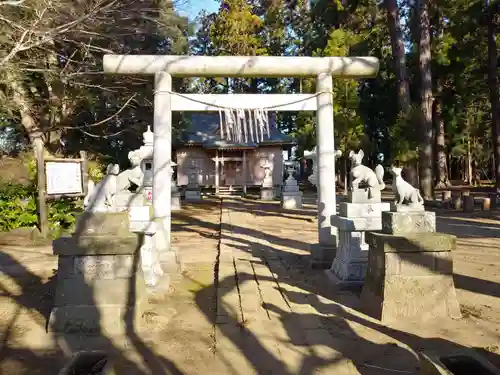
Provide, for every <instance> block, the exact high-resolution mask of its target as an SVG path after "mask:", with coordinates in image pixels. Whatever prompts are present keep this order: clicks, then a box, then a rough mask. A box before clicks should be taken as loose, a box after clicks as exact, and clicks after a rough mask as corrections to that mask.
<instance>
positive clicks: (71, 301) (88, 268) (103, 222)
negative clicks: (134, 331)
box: [49, 211, 146, 336]
mask: <svg viewBox="0 0 500 375" xmlns="http://www.w3.org/2000/svg"><path fill="white" fill-rule="evenodd" d="M141 245H142V236H139V235H136V234H134V233H131V232H130V222H129V218H128V212H125V211H122V212H119V213H99V212H85V213H84V214H83V215H82V216H80V218H79V220H78V222H77V227H76V230H75V234H74V235H73V236H72V237H61V238H59V239H57V240H55V241H54V244H53V248H54V254H56V255H57V256H58V258H59V259H58V269H57V285H56V293H55V300H54V307H53V309H52V312H51V316H50V320H49V328H50V330H51V331H52V332H55V333H58V334H73V335H85V336H88V335H115V334H125V333H126V332H127V330H128V329H131V327H132V328H133V327H137V326H138V325H139V324H140V322H141V319H140V318H141V314H142V312H141V309H140V307H141V305H142V302H143V297H144V296H145V293H146V289H145V288H146V285H145V281H144V278H143V276H142V275H141V274H140V272H139V270H140V267H139V266H138V264H139V258H140V250H139V249H140V247H141ZM128 315H130V316H129V318H128V319H124V317H125V316H128Z"/></svg>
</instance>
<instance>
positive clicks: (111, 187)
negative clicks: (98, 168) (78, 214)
mask: <svg viewBox="0 0 500 375" xmlns="http://www.w3.org/2000/svg"><path fill="white" fill-rule="evenodd" d="M119 172H120V167H119V166H118V164H108V166H107V168H106V176H104V178H103V179H102V181H101V182H99V183H98V184H97V185H96V184H95V183H94V182H93V181H92V180H89V182H88V192H87V196H86V197H85V199H84V201H83V206H84V207H85V208H89V206H92V207H90V208H91V209H94V210H99V209H102V207H103V206H109V207H111V206H113V197H114V195H115V194H116V189H117V177H118V173H119ZM94 206H95V208H94Z"/></svg>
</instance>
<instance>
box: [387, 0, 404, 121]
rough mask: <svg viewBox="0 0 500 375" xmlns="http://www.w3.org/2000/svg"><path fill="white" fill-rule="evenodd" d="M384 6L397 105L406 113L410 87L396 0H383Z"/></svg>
mask: <svg viewBox="0 0 500 375" xmlns="http://www.w3.org/2000/svg"><path fill="white" fill-rule="evenodd" d="M385 6H386V8H387V21H388V24H389V25H388V26H389V32H390V34H391V45H392V57H393V61H394V71H395V73H396V80H397V93H398V107H399V110H400V112H402V113H403V114H404V115H406V114H407V113H408V112H409V109H410V88H409V84H408V75H407V72H406V55H405V46H404V39H403V32H402V31H401V24H400V20H399V9H398V4H397V0H385Z"/></svg>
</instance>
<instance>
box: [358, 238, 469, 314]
mask: <svg viewBox="0 0 500 375" xmlns="http://www.w3.org/2000/svg"><path fill="white" fill-rule="evenodd" d="M367 242H368V243H369V244H370V251H369V259H368V272H367V275H366V277H365V283H364V286H363V291H362V293H361V308H362V310H363V312H365V313H367V314H369V315H371V316H373V317H375V318H377V319H380V320H382V321H383V322H388V321H394V320H397V319H404V318H418V319H421V320H426V319H429V318H436V317H439V318H444V317H452V318H460V317H461V314H460V307H459V304H458V300H457V296H456V291H455V286H454V284H453V261H452V255H451V250H454V249H455V247H456V237H455V236H450V235H447V234H442V233H416V234H412V235H408V236H394V235H388V234H382V233H368V234H367Z"/></svg>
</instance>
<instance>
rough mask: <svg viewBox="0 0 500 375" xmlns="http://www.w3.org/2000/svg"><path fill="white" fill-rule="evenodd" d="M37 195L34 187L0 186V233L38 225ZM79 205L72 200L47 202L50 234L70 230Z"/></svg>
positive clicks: (18, 185) (19, 185) (55, 234)
mask: <svg viewBox="0 0 500 375" xmlns="http://www.w3.org/2000/svg"><path fill="white" fill-rule="evenodd" d="M36 198H37V194H36V189H35V188H34V186H30V185H21V184H5V185H1V186H0V231H9V230H12V229H16V228H23V227H35V226H36V225H37V224H38V216H37V201H36ZM80 206H81V204H80V203H79V202H77V201H75V200H73V199H67V198H66V199H58V200H55V201H48V219H49V224H50V230H51V233H52V234H53V235H54V236H57V235H58V234H59V233H60V232H61V231H65V230H69V229H71V228H72V227H73V226H74V224H75V214H76V213H77V212H78V211H79V210H80V209H81V207H80Z"/></svg>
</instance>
